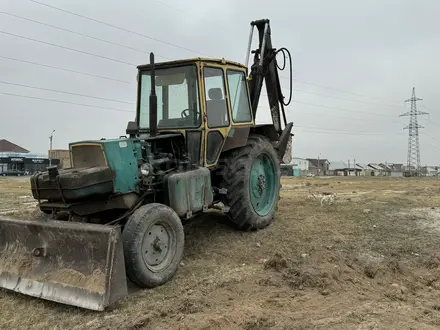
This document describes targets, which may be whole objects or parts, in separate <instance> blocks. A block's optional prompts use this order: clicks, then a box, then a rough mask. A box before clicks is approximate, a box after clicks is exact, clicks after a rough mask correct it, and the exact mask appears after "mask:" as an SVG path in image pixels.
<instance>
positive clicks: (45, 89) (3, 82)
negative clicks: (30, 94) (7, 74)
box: [0, 80, 135, 104]
mask: <svg viewBox="0 0 440 330" xmlns="http://www.w3.org/2000/svg"><path fill="white" fill-rule="evenodd" d="M0 84H5V85H11V86H19V87H26V88H32V89H38V90H43V91H49V92H56V93H61V94H68V95H75V96H82V97H90V98H93V99H98V100H105V101H111V102H118V103H125V104H135V102H127V101H120V100H115V99H109V98H105V97H98V96H93V95H89V94H79V93H72V92H66V91H60V90H57V89H50V88H43V87H37V86H30V85H24V84H16V83H12V82H8V81H2V80H0Z"/></svg>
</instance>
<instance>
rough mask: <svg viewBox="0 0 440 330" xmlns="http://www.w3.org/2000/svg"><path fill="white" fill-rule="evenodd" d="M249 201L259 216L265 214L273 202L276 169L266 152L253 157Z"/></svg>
mask: <svg viewBox="0 0 440 330" xmlns="http://www.w3.org/2000/svg"><path fill="white" fill-rule="evenodd" d="M249 188H250V190H251V203H252V206H253V207H254V210H255V211H256V212H257V213H258V214H259V215H261V216H264V215H266V214H267V213H268V212H269V211H270V209H271V208H272V206H273V204H274V202H275V191H276V170H275V164H274V162H273V160H272V159H271V158H270V157H269V156H268V155H266V154H261V155H260V156H259V157H258V158H257V159H255V161H254V163H253V165H252V169H251V177H250V187H249Z"/></svg>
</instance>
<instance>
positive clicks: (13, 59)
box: [0, 55, 134, 85]
mask: <svg viewBox="0 0 440 330" xmlns="http://www.w3.org/2000/svg"><path fill="white" fill-rule="evenodd" d="M0 58H2V59H5V60H9V61H15V62H20V63H26V64H32V65H37V66H41V67H45V68H50V69H54V70H61V71H66V72H71V73H76V74H80V75H84V76H90V77H94V78H100V79H105V80H111V81H116V82H121V83H124V84H130V85H132V84H134V83H132V82H130V81H127V80H121V79H116V78H111V77H105V76H100V75H96V74H92V73H87V72H81V71H75V70H71V69H66V68H61V67H57V66H53V65H48V64H43V63H37V62H33V61H27V60H20V59H18V58H14V57H8V56H2V55H0Z"/></svg>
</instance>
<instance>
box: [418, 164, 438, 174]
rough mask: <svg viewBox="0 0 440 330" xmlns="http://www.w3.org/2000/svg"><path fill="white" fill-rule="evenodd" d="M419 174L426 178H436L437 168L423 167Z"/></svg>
mask: <svg viewBox="0 0 440 330" xmlns="http://www.w3.org/2000/svg"><path fill="white" fill-rule="evenodd" d="M421 172H422V173H423V174H424V175H426V176H438V166H425V167H424V168H422V169H421Z"/></svg>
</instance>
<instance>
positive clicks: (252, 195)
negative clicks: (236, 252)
mask: <svg viewBox="0 0 440 330" xmlns="http://www.w3.org/2000/svg"><path fill="white" fill-rule="evenodd" d="M223 161H224V163H225V166H224V168H223V169H222V188H226V189H227V193H226V195H224V197H223V200H222V202H223V204H224V205H225V206H228V207H229V211H228V215H229V217H230V219H231V220H232V221H233V222H234V224H235V225H236V226H237V227H238V228H239V229H242V230H255V229H262V228H265V227H266V226H268V225H269V224H270V223H271V222H272V220H273V218H274V216H275V212H276V210H277V208H278V200H279V195H280V167H279V163H280V161H279V159H278V155H277V153H276V152H275V149H274V147H273V145H272V144H271V143H270V141H269V140H268V139H267V138H266V137H264V136H262V135H251V136H249V139H248V144H247V145H246V146H244V147H241V148H238V149H234V150H232V151H231V152H229V153H228V154H227V155H225V158H224V159H223Z"/></svg>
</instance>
